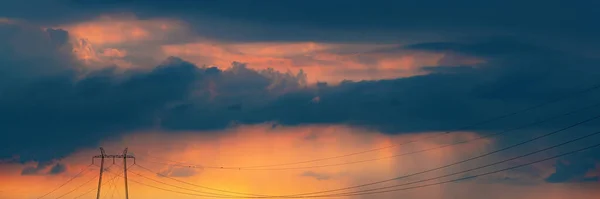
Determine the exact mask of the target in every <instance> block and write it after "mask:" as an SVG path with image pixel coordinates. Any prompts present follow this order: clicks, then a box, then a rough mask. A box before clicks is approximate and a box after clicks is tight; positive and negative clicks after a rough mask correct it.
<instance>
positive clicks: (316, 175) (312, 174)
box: [301, 171, 345, 181]
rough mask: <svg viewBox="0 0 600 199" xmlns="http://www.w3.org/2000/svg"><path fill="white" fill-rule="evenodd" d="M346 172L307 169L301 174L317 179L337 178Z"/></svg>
mask: <svg viewBox="0 0 600 199" xmlns="http://www.w3.org/2000/svg"><path fill="white" fill-rule="evenodd" d="M342 175H345V174H328V173H322V172H314V171H305V172H303V173H302V174H301V176H304V177H310V178H314V179H316V180H319V181H320V180H331V179H332V178H336V177H339V176H342Z"/></svg>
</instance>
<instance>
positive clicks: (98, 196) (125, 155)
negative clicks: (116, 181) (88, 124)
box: [92, 147, 135, 199]
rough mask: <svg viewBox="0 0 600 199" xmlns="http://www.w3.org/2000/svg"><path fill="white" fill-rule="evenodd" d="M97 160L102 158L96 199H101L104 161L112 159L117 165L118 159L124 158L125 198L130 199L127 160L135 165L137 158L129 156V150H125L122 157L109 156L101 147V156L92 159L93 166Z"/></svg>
mask: <svg viewBox="0 0 600 199" xmlns="http://www.w3.org/2000/svg"><path fill="white" fill-rule="evenodd" d="M96 158H100V177H99V178H98V193H97V194H96V199H100V189H102V174H103V173H104V159H105V158H112V159H113V163H115V159H116V158H123V178H124V179H125V198H126V199H129V188H128V187H127V158H131V159H133V163H134V164H135V157H134V156H132V155H127V148H125V150H123V154H121V155H107V154H106V153H105V152H104V149H103V148H102V147H100V155H96V156H94V157H92V164H93V163H94V160H95V159H96Z"/></svg>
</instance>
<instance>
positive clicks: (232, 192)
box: [137, 164, 269, 196]
mask: <svg viewBox="0 0 600 199" xmlns="http://www.w3.org/2000/svg"><path fill="white" fill-rule="evenodd" d="M137 166H138V167H139V168H142V169H144V170H146V171H149V172H151V173H156V174H158V175H161V176H163V177H166V178H169V179H171V180H174V181H177V182H180V183H183V184H187V185H191V186H195V187H199V188H204V189H208V190H213V191H219V192H224V193H231V194H239V195H249V196H269V195H262V194H250V193H241V192H234V191H227V190H222V189H215V188H210V187H206V186H202V185H197V184H192V183H189V182H185V181H182V180H179V179H176V178H172V177H170V176H166V175H162V174H160V173H158V172H155V171H153V170H151V169H148V168H146V167H144V166H142V165H139V164H138V165H137Z"/></svg>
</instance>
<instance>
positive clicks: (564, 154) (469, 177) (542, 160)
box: [131, 132, 600, 198]
mask: <svg viewBox="0 0 600 199" xmlns="http://www.w3.org/2000/svg"><path fill="white" fill-rule="evenodd" d="M597 134H600V132H596V133H593V134H590V135H587V136H583V137H580V138H577V139H575V140H571V141H569V142H563V143H561V144H559V145H555V146H552V147H548V148H546V149H544V150H538V151H536V152H532V153H529V154H526V155H521V156H518V157H514V158H511V159H508V160H503V161H501V162H507V161H510V160H514V159H518V158H522V157H525V156H528V155H532V154H535V153H539V152H541V151H545V150H549V149H551V148H556V147H558V146H562V145H565V144H568V143H572V142H575V141H576V140H581V139H584V138H587V137H590V136H593V135H597ZM599 146H600V144H595V145H592V146H588V147H585V148H581V149H578V150H574V151H570V152H566V153H562V154H559V155H555V156H552V157H548V158H544V159H541V160H537V161H533V162H529V163H524V164H520V165H517V166H513V167H509V168H505V169H500V170H495V171H491V172H486V173H482V174H477V175H472V176H468V177H463V178H459V179H454V180H448V181H443V182H438V183H432V184H425V185H420V186H414V187H407V188H400V189H392V190H385V191H372V192H365V191H369V190H363V191H359V192H363V193H359V192H356V193H354V192H350V193H341V194H331V195H311V196H306V195H305V196H301V195H288V196H275V197H277V198H321V197H342V196H356V195H371V194H379V193H387V192H395V191H402V190H409V189H417V188H423V187H429V186H435V185H441V184H446V183H450V182H457V181H461V180H466V179H471V178H476V177H481V176H486V175H491V174H494V173H499V172H503V171H508V170H512V169H516V168H520V167H524V166H528V165H532V164H536V163H540V162H544V161H548V160H551V159H556V158H559V157H563V156H567V155H571V154H574V153H578V152H581V151H585V150H588V149H592V148H595V147H599ZM494 164H499V163H498V162H497V163H494ZM489 166H491V165H486V166H481V167H479V168H473V169H469V170H466V171H462V173H464V172H469V171H472V170H476V169H480V168H483V167H489ZM455 174H458V172H457V173H455ZM455 174H449V175H445V176H443V177H447V176H451V175H455ZM438 178H442V177H438ZM432 179H433V178H432ZM432 179H427V180H421V181H418V182H412V183H407V184H403V185H408V184H414V183H420V182H424V181H430V180H432ZM131 181H132V182H134V183H137V184H140V185H143V186H148V187H151V188H155V189H160V190H164V191H168V192H173V193H179V194H185V195H193V196H201V197H214V196H206V195H199V194H194V193H186V192H181V191H175V190H170V189H165V188H161V187H157V186H152V185H148V184H145V183H141V182H138V181H135V180H131ZM397 186H402V185H397ZM386 189H387V188H386ZM215 198H224V197H215ZM235 198H269V197H235Z"/></svg>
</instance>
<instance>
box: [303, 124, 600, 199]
mask: <svg viewBox="0 0 600 199" xmlns="http://www.w3.org/2000/svg"><path fill="white" fill-rule="evenodd" d="M598 118H600V115H598V116H595V117H592V118H589V119H586V120H584V121H580V122H577V123H575V124H572V125H569V126H567V127H564V128H561V129H559V130H556V131H552V132H550V133H546V134H543V135H540V136H537V137H534V138H531V139H528V140H525V141H523V142H519V143H517V144H513V145H510V146H507V147H504V148H501V149H497V150H494V151H491V152H488V153H485V154H482V155H478V156H475V157H471V158H467V159H464V160H461V161H457V162H454V163H451V164H447V165H444V166H441V167H436V168H433V169H428V170H425V171H421V172H417V173H413V174H408V175H404V176H400V177H395V178H391V179H387V180H381V181H376V182H371V183H366V184H361V185H355V186H349V187H345V188H339V189H331V190H324V191H316V192H309V193H302V194H298V195H311V194H318V193H328V192H335V191H341V190H348V189H354V188H360V187H366V186H371V185H376V184H381V183H385V182H390V181H395V180H398V179H402V178H407V177H411V176H416V175H420V174H424V173H428V172H432V171H436V170H440V169H443V168H448V167H451V166H454V165H458V164H462V163H465V162H469V161H472V160H475V159H478V158H482V157H486V156H489V155H492V154H495V153H498V152H502V151H505V150H508V149H511V148H514V147H517V146H521V145H524V144H527V143H530V142H533V141H535V140H539V139H542V138H544V137H548V136H551V135H554V134H556V133H559V132H562V131H565V130H568V129H571V128H574V127H576V126H579V125H581V124H584V123H587V122H590V121H592V120H595V119H598Z"/></svg>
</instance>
